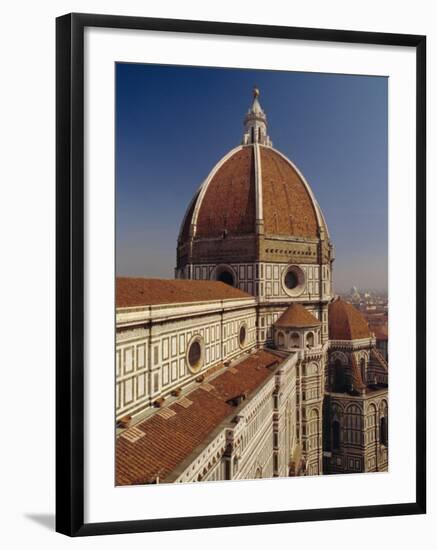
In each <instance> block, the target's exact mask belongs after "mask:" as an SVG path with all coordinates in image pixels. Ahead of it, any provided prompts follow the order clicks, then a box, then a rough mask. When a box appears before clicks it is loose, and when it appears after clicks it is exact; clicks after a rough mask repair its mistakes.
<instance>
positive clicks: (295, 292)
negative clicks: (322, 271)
mask: <svg viewBox="0 0 437 550" xmlns="http://www.w3.org/2000/svg"><path fill="white" fill-rule="evenodd" d="M282 284H283V287H284V290H285V292H286V293H287V294H288V295H289V296H299V294H302V292H303V290H304V288H305V274H304V272H303V271H302V269H301V268H300V267H298V266H297V265H292V266H290V267H288V268H287V269H285V270H284V272H283V276H282Z"/></svg>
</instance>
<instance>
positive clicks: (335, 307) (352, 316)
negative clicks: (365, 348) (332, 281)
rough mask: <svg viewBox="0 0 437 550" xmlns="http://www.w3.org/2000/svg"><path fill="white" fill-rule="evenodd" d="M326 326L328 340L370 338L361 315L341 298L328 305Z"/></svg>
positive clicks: (367, 327) (366, 325)
mask: <svg viewBox="0 0 437 550" xmlns="http://www.w3.org/2000/svg"><path fill="white" fill-rule="evenodd" d="M328 325H329V339H330V340H359V339H361V338H370V336H371V334H370V330H369V326H368V324H367V322H366V320H365V319H364V317H363V316H362V314H361V313H360V312H359V311H358V309H356V308H355V307H354V306H353V305H352V304H350V303H349V302H346V301H345V300H342V299H341V298H337V299H336V300H334V301H333V302H331V303H330V304H329V308H328Z"/></svg>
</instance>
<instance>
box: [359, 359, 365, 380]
mask: <svg viewBox="0 0 437 550" xmlns="http://www.w3.org/2000/svg"><path fill="white" fill-rule="evenodd" d="M360 370H361V380H362V381H363V382H364V383H366V360H365V359H364V357H362V358H361V361H360Z"/></svg>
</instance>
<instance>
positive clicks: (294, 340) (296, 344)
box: [291, 332, 299, 348]
mask: <svg viewBox="0 0 437 550" xmlns="http://www.w3.org/2000/svg"><path fill="white" fill-rule="evenodd" d="M291 347H292V348H298V347H299V334H298V333H297V332H293V334H292V335H291Z"/></svg>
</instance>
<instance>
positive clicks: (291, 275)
mask: <svg viewBox="0 0 437 550" xmlns="http://www.w3.org/2000/svg"><path fill="white" fill-rule="evenodd" d="M298 284H299V278H298V276H297V274H296V273H295V272H294V271H288V272H287V274H286V275H285V286H286V287H287V288H288V290H293V289H294V288H296V287H297V286H298Z"/></svg>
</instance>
